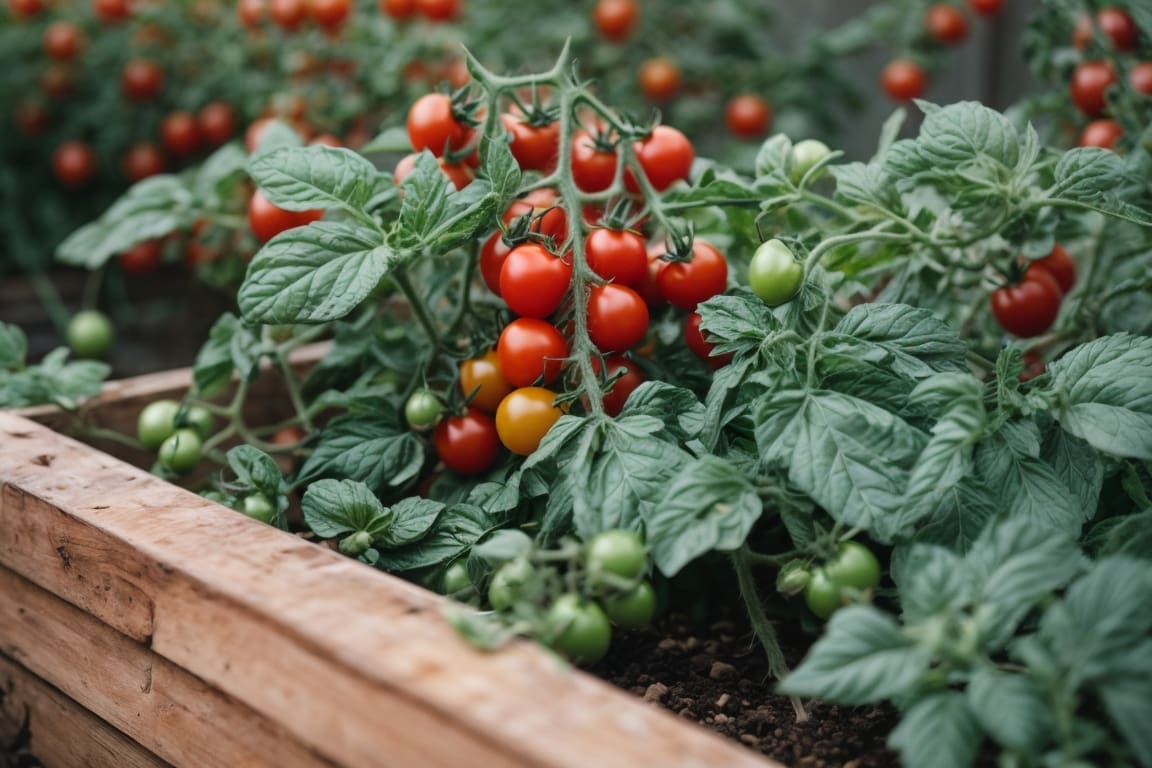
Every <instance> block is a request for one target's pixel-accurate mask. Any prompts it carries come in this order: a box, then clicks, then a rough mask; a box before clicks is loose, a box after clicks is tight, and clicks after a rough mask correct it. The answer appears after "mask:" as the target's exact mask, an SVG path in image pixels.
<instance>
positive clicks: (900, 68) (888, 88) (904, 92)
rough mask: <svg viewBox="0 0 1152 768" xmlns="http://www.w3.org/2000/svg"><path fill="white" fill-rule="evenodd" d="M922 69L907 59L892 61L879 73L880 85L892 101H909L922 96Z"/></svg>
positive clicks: (924, 77) (923, 76)
mask: <svg viewBox="0 0 1152 768" xmlns="http://www.w3.org/2000/svg"><path fill="white" fill-rule="evenodd" d="M926 83H927V77H926V76H925V74H924V68H923V67H921V66H920V65H919V64H917V63H916V62H914V61H911V60H909V59H893V60H892V61H890V62H888V64H887V65H886V66H885V67H884V69H883V71H881V73H880V85H881V86H883V88H884V92H885V93H887V94H888V98H890V99H892V100H893V101H911V100H912V99H918V98H920V97H921V96H923V95H924V86H925V85H926Z"/></svg>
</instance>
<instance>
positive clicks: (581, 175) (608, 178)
mask: <svg viewBox="0 0 1152 768" xmlns="http://www.w3.org/2000/svg"><path fill="white" fill-rule="evenodd" d="M616 163H617V156H616V151H615V150H610V151H609V150H603V149H600V148H599V147H598V146H597V145H596V140H595V139H594V138H593V136H592V134H590V133H588V132H587V131H576V132H575V133H574V134H572V178H573V180H574V181H575V182H576V186H577V187H579V188H580V189H581V190H583V191H584V192H603V191H604V190H605V189H608V187H610V186H611V185H612V180H613V179H614V178H616Z"/></svg>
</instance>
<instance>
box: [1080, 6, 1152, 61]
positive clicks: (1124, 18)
mask: <svg viewBox="0 0 1152 768" xmlns="http://www.w3.org/2000/svg"><path fill="white" fill-rule="evenodd" d="M1096 25H1097V26H1099V27H1100V31H1101V32H1103V33H1104V36H1105V37H1106V38H1107V39H1108V40H1109V41H1110V42H1111V44H1112V46H1113V47H1115V48H1116V50H1118V51H1130V50H1132V49H1133V48H1135V47H1136V45H1137V43H1138V42H1139V39H1140V30H1139V29H1138V28H1137V27H1136V22H1134V21H1133V20H1132V17H1131V16H1129V15H1128V12H1127V11H1125V10H1124V9H1123V8H1116V7H1111V8H1101V9H1100V10H1099V11H1097V12H1096ZM1093 34H1094V31H1093V29H1092V17H1091V16H1088V15H1087V14H1085V15H1083V16H1080V17H1079V18H1078V19H1077V20H1076V28H1075V29H1074V30H1073V32H1072V43H1073V45H1075V46H1076V47H1077V48H1085V47H1087V45H1088V43H1090V42H1091V41H1092V37H1093Z"/></svg>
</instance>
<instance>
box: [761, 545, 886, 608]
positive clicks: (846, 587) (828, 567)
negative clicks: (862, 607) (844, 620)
mask: <svg viewBox="0 0 1152 768" xmlns="http://www.w3.org/2000/svg"><path fill="white" fill-rule="evenodd" d="M881 573H882V571H881V568H880V561H879V560H877V559H876V555H875V554H873V553H872V550H871V549H869V548H868V547H867V546H865V545H864V544H861V543H860V542H858V541H842V542H840V543H839V544H837V545H836V549H835V551H834V552H832V554H831V556H830V557H828V558H827V559H826V560H825V561H824V562H822V563H819V564H817V563H814V562H813V563H806V564H805V563H801V562H800V561H796V562H795V563H793V564H791V565H790V566H785V567H784V568H783V569H781V571H780V574H779V576H778V578H777V581H776V586H777V589H778V590H779V591H780V592H782V593H783V594H785V595H794V594H799V593H800V592H803V593H804V603H805V604H806V605H807V606H808V610H810V611H812V613H813V614H814V615H816V616H817V617H819V618H821V619H827V618H829V617H830V616H831V615H832V614H833V613H835V612H836V611H838V610H839V609H840V608H842V607H843V606H845V605H848V604H851V603H858V602H864V601H868V600H870V599H871V597H872V593H873V591H874V590H875V589H876V587H878V586H879V585H880V575H881Z"/></svg>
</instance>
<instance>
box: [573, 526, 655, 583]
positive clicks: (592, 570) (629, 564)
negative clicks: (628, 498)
mask: <svg viewBox="0 0 1152 768" xmlns="http://www.w3.org/2000/svg"><path fill="white" fill-rule="evenodd" d="M647 566H648V547H647V546H645V544H644V539H642V538H640V534H638V533H636V532H634V531H626V530H623V529H621V528H611V529H609V530H606V531H601V532H600V533H597V534H596V535H594V536H593V537H592V538H591V539H589V541H588V543H587V544H586V545H585V547H584V567H585V568H587V570H588V575H589V577H590V578H591V579H592V580H593V581H594V580H595V579H596V577H598V576H600V575H602V574H611V575H612V576H617V577H619V578H621V579H638V578H640V577H641V576H643V575H644V571H645V569H646V568H647Z"/></svg>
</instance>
